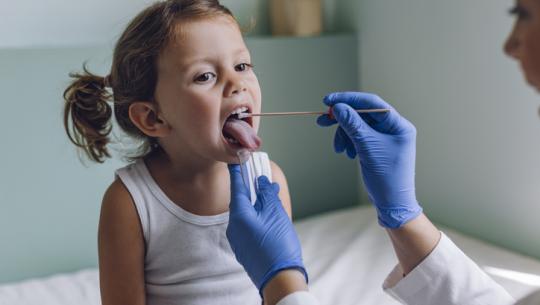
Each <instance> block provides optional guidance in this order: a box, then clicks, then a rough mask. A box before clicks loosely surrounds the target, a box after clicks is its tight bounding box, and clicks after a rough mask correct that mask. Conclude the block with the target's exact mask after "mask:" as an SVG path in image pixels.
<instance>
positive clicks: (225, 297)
mask: <svg viewBox="0 0 540 305" xmlns="http://www.w3.org/2000/svg"><path fill="white" fill-rule="evenodd" d="M246 164H247V168H248V172H249V178H248V181H250V189H251V190H252V193H251V201H252V203H254V202H255V192H254V191H253V190H254V186H253V181H254V177H257V176H260V175H266V176H268V178H269V179H271V177H272V173H271V171H270V161H269V159H268V155H267V154H266V153H263V152H256V153H253V160H250V162H247V163H246ZM116 175H117V176H118V177H120V179H121V180H122V182H123V183H124V185H125V186H126V188H127V189H128V191H129V193H130V194H131V197H132V198H133V201H134V202H135V207H136V209H137V212H138V215H139V218H140V222H141V226H142V231H143V234H144V240H145V243H146V253H145V258H144V273H145V287H146V304H148V305H173V304H174V305H176V304H182V305H212V304H220V305H227V304H231V305H238V304H248V305H251V304H253V305H255V304H257V305H258V304H261V298H260V296H259V292H258V290H257V288H256V287H255V285H254V284H253V283H252V282H251V280H250V279H249V277H248V275H247V274H246V272H245V271H244V269H243V268H242V266H241V265H240V264H239V263H238V262H237V261H236V258H235V257H234V253H233V252H232V250H231V247H230V245H229V242H228V240H227V237H226V235H225V230H226V229H227V223H228V221H229V212H226V213H223V214H219V215H212V216H200V215H195V214H192V213H190V212H188V211H186V210H184V209H182V208H181V207H180V206H178V205H177V204H175V203H174V202H172V201H171V200H170V199H169V198H168V197H167V196H166V195H165V193H164V192H163V191H162V190H161V188H160V187H159V186H158V185H157V183H156V181H155V180H154V179H153V178H152V176H151V175H150V172H149V171H148V168H147V167H146V165H145V163H144V161H143V160H139V161H137V162H135V163H133V164H130V165H128V166H126V167H123V168H121V169H118V170H117V171H116Z"/></svg>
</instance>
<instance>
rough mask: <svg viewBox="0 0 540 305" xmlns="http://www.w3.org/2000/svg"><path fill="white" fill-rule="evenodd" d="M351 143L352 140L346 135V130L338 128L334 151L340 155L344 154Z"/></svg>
mask: <svg viewBox="0 0 540 305" xmlns="http://www.w3.org/2000/svg"><path fill="white" fill-rule="evenodd" d="M350 141H351V140H350V139H349V136H348V135H347V134H346V133H345V130H343V128H341V127H338V128H337V129H336V133H335V135H334V150H335V151H336V152H337V153H338V154H339V153H342V152H344V151H345V149H346V147H347V145H349V143H350ZM351 144H352V143H351Z"/></svg>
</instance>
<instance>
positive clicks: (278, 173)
mask: <svg viewBox="0 0 540 305" xmlns="http://www.w3.org/2000/svg"><path fill="white" fill-rule="evenodd" d="M270 167H271V169H272V181H273V182H277V183H278V184H279V199H281V203H282V204H283V208H285V211H286V212H287V214H288V215H289V218H291V219H292V210H291V196H290V195H289V186H288V185H287V178H285V174H283V171H282V170H281V168H280V167H279V166H278V165H277V164H276V163H275V162H274V161H270Z"/></svg>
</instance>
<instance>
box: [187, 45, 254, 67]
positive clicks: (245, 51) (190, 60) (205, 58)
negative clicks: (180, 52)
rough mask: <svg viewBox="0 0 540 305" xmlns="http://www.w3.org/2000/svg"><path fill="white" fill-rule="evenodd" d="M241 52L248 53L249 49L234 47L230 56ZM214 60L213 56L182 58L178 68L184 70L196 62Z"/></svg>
mask: <svg viewBox="0 0 540 305" xmlns="http://www.w3.org/2000/svg"><path fill="white" fill-rule="evenodd" d="M243 53H245V54H247V55H249V50H248V49H246V48H240V49H236V50H235V51H233V52H231V55H232V57H236V56H239V55H242V54H243ZM214 62H216V58H215V57H214V56H200V57H192V58H188V59H187V60H186V59H184V60H183V62H181V63H180V64H179V68H180V70H182V71H184V70H187V69H189V68H190V67H191V66H194V65H196V64H204V63H208V64H212V63H214Z"/></svg>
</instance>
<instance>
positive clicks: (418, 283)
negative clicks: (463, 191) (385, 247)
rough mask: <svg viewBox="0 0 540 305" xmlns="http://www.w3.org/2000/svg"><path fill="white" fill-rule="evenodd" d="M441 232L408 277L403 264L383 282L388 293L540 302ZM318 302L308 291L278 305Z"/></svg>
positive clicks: (506, 304)
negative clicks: (497, 277) (519, 295)
mask: <svg viewBox="0 0 540 305" xmlns="http://www.w3.org/2000/svg"><path fill="white" fill-rule="evenodd" d="M441 235H442V236H441V240H440V241H439V243H438V244H437V246H436V247H435V249H433V251H432V252H431V253H430V254H429V256H428V257H426V258H425V259H424V260H423V261H422V262H421V263H420V264H419V265H418V266H417V267H416V268H415V269H414V270H413V271H411V272H410V273H409V274H407V276H405V277H403V272H402V271H401V268H400V267H399V265H398V266H396V267H395V268H394V270H393V271H392V272H391V273H390V275H388V277H387V278H386V280H385V282H384V284H383V289H384V290H385V291H386V292H387V293H388V294H390V295H392V296H393V297H394V298H395V299H396V300H398V301H399V302H401V303H403V304H409V305H540V291H537V292H535V293H533V294H531V295H529V296H528V297H526V298H524V299H522V300H521V301H519V302H517V303H516V301H515V300H514V299H513V298H512V297H511V296H510V295H509V294H508V292H506V290H504V288H502V287H501V286H500V285H499V284H497V283H496V282H495V281H494V280H493V279H491V278H490V277H489V276H488V275H487V274H486V273H485V272H484V271H482V270H481V269H480V268H479V267H478V265H476V264H475V263H474V262H473V261H472V260H471V259H470V258H469V257H467V255H465V254H464V253H463V252H462V251H461V250H460V249H459V248H458V247H457V246H456V245H455V244H454V243H453V242H452V241H451V240H450V239H449V238H448V237H447V236H446V235H445V234H444V233H442V234H441ZM316 304H318V302H317V301H316V300H315V298H314V297H313V296H312V295H311V294H309V293H308V292H296V293H293V294H290V295H288V296H286V297H285V298H283V299H282V300H281V301H280V302H279V303H278V304H277V305H316ZM359 304H362V302H361V300H359ZM336 305H339V304H336Z"/></svg>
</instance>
